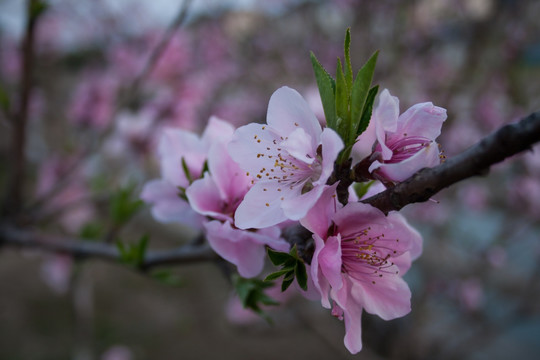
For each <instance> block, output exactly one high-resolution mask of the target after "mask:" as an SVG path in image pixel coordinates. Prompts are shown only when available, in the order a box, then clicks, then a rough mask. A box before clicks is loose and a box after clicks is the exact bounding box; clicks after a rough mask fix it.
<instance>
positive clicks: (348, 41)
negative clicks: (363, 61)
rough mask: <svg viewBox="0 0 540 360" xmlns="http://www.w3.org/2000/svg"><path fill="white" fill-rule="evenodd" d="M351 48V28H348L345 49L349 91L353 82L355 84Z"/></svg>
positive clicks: (346, 76) (346, 77)
mask: <svg viewBox="0 0 540 360" xmlns="http://www.w3.org/2000/svg"><path fill="white" fill-rule="evenodd" d="M350 47H351V28H347V32H346V33H345V44H344V46H343V48H344V50H345V79H346V80H347V89H349V91H350V90H351V88H352V82H353V71H352V66H351V55H350Z"/></svg>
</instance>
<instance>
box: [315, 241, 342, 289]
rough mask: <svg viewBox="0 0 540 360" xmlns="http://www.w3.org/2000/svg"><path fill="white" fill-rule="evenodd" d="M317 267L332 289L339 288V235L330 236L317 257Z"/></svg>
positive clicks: (340, 281)
mask: <svg viewBox="0 0 540 360" xmlns="http://www.w3.org/2000/svg"><path fill="white" fill-rule="evenodd" d="M317 258H318V260H319V267H320V268H321V271H322V273H323V275H324V277H325V278H326V279H327V280H328V282H329V283H330V286H331V287H332V289H335V290H339V289H341V287H342V286H343V280H342V278H341V237H340V236H339V234H338V236H330V237H329V238H328V239H326V242H325V244H324V248H323V249H322V250H321V251H320V252H319V256H318V257H317Z"/></svg>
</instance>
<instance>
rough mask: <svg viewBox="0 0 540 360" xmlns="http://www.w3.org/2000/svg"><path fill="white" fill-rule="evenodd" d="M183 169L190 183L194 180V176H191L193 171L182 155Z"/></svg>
mask: <svg viewBox="0 0 540 360" xmlns="http://www.w3.org/2000/svg"><path fill="white" fill-rule="evenodd" d="M182 170H184V174H185V175H186V179H187V180H188V182H189V184H191V183H192V182H193V178H192V177H191V173H190V172H189V168H188V166H187V163H186V159H185V158H184V157H183V156H182Z"/></svg>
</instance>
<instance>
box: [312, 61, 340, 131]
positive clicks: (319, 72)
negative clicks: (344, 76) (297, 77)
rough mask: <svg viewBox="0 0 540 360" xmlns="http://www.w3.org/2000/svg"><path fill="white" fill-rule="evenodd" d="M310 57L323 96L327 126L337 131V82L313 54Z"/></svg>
mask: <svg viewBox="0 0 540 360" xmlns="http://www.w3.org/2000/svg"><path fill="white" fill-rule="evenodd" d="M310 57H311V64H312V65H313V71H314V72H315V79H316V80H317V87H318V88H319V94H320V95H321V102H322V105H323V109H324V116H325V117H326V125H327V126H328V127H329V128H331V129H336V105H335V103H336V101H335V98H334V97H335V95H334V94H335V91H336V90H335V89H336V82H335V80H334V79H333V78H332V76H330V74H328V72H327V71H326V70H325V69H324V67H323V66H322V65H321V63H320V62H319V60H317V58H316V57H315V54H313V52H311V53H310Z"/></svg>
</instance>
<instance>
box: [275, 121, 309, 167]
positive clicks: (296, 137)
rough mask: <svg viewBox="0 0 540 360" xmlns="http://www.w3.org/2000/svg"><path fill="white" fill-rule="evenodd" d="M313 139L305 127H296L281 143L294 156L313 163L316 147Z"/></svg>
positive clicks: (307, 162)
mask: <svg viewBox="0 0 540 360" xmlns="http://www.w3.org/2000/svg"><path fill="white" fill-rule="evenodd" d="M312 144H313V141H312V139H311V136H309V135H308V134H307V133H306V132H305V131H304V129H302V128H296V129H294V131H293V132H292V133H290V134H289V136H287V139H286V140H285V141H283V142H282V143H281V146H283V148H284V149H285V150H286V151H287V152H288V153H289V154H290V155H292V156H294V157H295V158H297V159H298V160H301V161H303V162H305V163H306V164H312V163H313V161H314V160H315V156H316V154H315V151H316V148H315V147H313V145H312Z"/></svg>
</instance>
